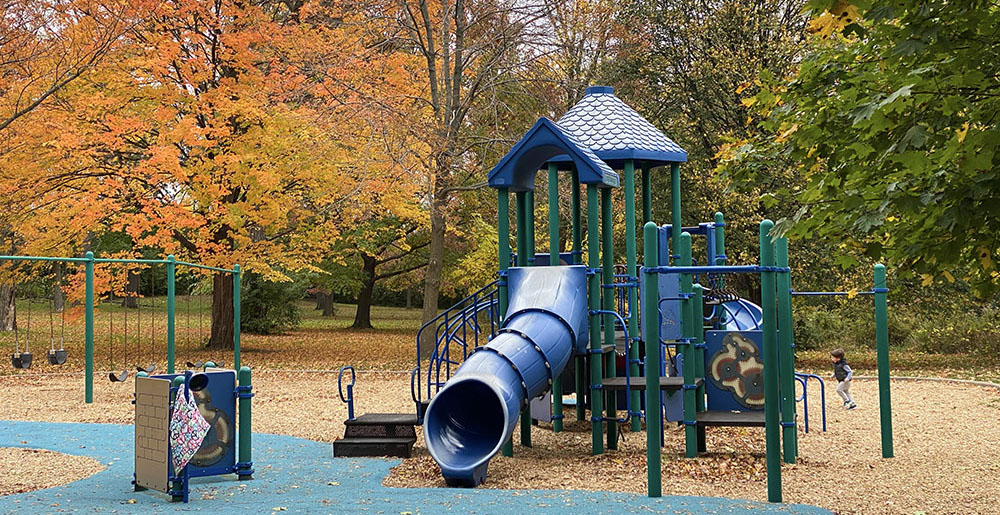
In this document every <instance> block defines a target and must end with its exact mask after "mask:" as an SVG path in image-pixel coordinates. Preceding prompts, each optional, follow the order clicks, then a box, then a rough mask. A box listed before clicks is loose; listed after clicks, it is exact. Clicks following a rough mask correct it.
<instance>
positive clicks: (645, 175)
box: [642, 165, 653, 224]
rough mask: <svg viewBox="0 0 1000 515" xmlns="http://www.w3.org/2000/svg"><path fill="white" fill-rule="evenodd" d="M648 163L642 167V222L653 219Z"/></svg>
mask: <svg viewBox="0 0 1000 515" xmlns="http://www.w3.org/2000/svg"><path fill="white" fill-rule="evenodd" d="M649 172H650V170H649V165H646V166H643V167H642V223H643V224H647V223H649V222H652V221H653V190H652V189H651V188H652V187H651V186H650V180H649V179H650V176H649Z"/></svg>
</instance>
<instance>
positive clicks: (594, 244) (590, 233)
mask: <svg viewBox="0 0 1000 515" xmlns="http://www.w3.org/2000/svg"><path fill="white" fill-rule="evenodd" d="M597 212H598V206H597V186H596V185H594V184H588V185H587V266H588V267H589V268H590V269H591V270H592V271H597V270H599V267H600V266H601V261H600V250H601V242H600V225H599V222H598V220H597ZM588 282H589V286H590V288H589V291H588V293H587V302H588V306H589V309H590V310H591V311H597V310H599V309H601V278H600V277H598V276H597V274H596V273H592V274H590V275H589V280H588ZM589 321H590V420H591V428H590V429H591V436H592V438H593V442H592V449H591V452H592V453H593V454H595V455H596V454H601V453H603V452H604V431H603V423H602V421H601V417H602V415H603V414H604V396H603V395H602V394H601V382H602V381H603V380H604V372H603V370H604V367H603V363H602V361H603V359H602V354H601V318H600V317H599V316H597V315H591V316H590V317H589Z"/></svg>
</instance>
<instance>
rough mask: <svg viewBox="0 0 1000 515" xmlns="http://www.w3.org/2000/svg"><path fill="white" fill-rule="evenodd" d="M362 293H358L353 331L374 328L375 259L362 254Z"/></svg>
mask: <svg viewBox="0 0 1000 515" xmlns="http://www.w3.org/2000/svg"><path fill="white" fill-rule="evenodd" d="M361 261H362V263H363V265H362V268H361V273H362V279H361V292H360V293H358V311H357V312H356V313H355V314H354V325H352V326H351V327H352V328H353V329H371V328H372V293H373V292H374V290H375V265H376V262H375V257H374V256H369V255H367V254H361Z"/></svg>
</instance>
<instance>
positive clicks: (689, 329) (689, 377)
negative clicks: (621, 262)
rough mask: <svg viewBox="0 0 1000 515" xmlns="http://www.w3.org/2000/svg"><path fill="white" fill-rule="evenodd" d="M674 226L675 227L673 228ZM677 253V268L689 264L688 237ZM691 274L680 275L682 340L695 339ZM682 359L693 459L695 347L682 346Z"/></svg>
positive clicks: (687, 446) (687, 450)
mask: <svg viewBox="0 0 1000 515" xmlns="http://www.w3.org/2000/svg"><path fill="white" fill-rule="evenodd" d="M674 227H677V226H676V225H675V226H674ZM676 249H677V254H678V255H680V258H679V261H678V262H677V265H678V266H690V265H691V235H690V234H688V233H687V232H681V233H680V237H678V238H677V239H676ZM691 283H692V277H691V274H680V293H681V297H685V296H688V297H687V298H685V299H684V300H682V301H681V337H683V338H694V337H695V336H694V335H695V320H694V319H695V315H696V312H695V310H694V298H693V296H690V295H692V294H693V293H694V291H693V288H692V284H691ZM681 345H682V348H683V350H682V351H681V355H682V356H683V357H684V362H683V367H682V368H683V373H684V456H685V457H688V458H694V457H696V456H698V432H697V423H696V421H697V418H698V417H697V411H698V404H697V399H696V398H697V390H696V388H695V381H696V380H697V379H696V378H697V377H698V375H697V371H698V366H697V358H695V352H694V350H695V349H694V345H693V344H692V343H691V342H690V341H689V342H686V343H683V344H681Z"/></svg>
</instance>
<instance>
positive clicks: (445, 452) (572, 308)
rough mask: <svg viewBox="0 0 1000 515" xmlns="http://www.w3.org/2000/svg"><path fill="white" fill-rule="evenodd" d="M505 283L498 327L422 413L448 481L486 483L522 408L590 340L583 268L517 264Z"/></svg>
mask: <svg viewBox="0 0 1000 515" xmlns="http://www.w3.org/2000/svg"><path fill="white" fill-rule="evenodd" d="M507 282H508V291H509V298H510V306H509V307H508V309H507V315H506V317H504V323H503V327H502V328H501V329H500V331H499V334H497V336H496V337H495V338H493V339H492V340H490V342H489V343H488V344H487V345H485V346H483V347H480V348H478V349H476V351H475V352H473V353H472V355H471V356H469V358H468V359H467V360H466V361H465V363H463V364H462V365H461V366H460V367H459V368H458V370H457V371H456V372H455V375H454V376H453V377H452V379H451V380H450V381H448V383H447V384H446V385H445V387H444V388H443V389H442V390H441V391H440V392H438V394H437V395H435V396H434V398H433V399H432V400H431V403H430V405H429V406H428V407H427V414H426V415H425V417H424V441H425V442H426V444H427V450H428V452H430V454H431V456H432V457H433V458H434V460H435V461H436V462H437V463H438V465H440V466H441V474H442V475H443V476H444V479H445V482H446V483H447V484H448V485H449V486H466V487H473V486H476V485H478V484H480V483H482V482H483V480H484V479H485V478H486V469H487V465H488V464H489V460H490V458H492V457H493V456H494V455H495V454H496V453H497V452H498V451H499V450H500V447H501V446H502V445H503V443H504V442H506V441H507V439H508V438H510V436H511V433H513V431H514V426H515V424H516V423H517V417H518V415H519V414H520V412H521V409H522V408H523V407H524V406H525V405H527V402H528V400H529V399H532V398H534V397H538V396H540V395H543V394H544V393H545V392H547V391H548V390H549V389H550V388H551V386H552V379H553V378H554V377H556V376H558V375H559V373H561V372H562V370H563V367H565V366H566V363H567V362H569V358H570V356H572V355H573V352H574V350H581V351H582V350H583V349H585V348H586V345H587V273H586V268H585V267H583V266H556V267H537V268H511V269H510V270H509V271H508V276H507Z"/></svg>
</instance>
